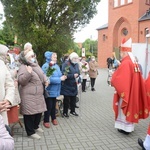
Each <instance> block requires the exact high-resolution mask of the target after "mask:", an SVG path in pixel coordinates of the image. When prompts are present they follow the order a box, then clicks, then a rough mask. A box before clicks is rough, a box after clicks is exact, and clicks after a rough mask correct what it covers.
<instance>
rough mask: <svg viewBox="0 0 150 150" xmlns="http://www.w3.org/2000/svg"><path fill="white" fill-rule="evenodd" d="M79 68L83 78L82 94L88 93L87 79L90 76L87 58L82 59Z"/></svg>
mask: <svg viewBox="0 0 150 150" xmlns="http://www.w3.org/2000/svg"><path fill="white" fill-rule="evenodd" d="M79 67H80V72H81V78H82V92H86V91H85V87H86V81H87V78H88V76H89V74H88V71H89V64H88V63H87V62H86V58H85V57H82V59H81V61H80V63H79Z"/></svg>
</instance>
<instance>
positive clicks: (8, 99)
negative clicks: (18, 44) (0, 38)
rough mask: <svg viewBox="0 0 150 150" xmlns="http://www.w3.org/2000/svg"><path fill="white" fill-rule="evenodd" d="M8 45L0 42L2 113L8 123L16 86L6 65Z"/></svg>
mask: <svg viewBox="0 0 150 150" xmlns="http://www.w3.org/2000/svg"><path fill="white" fill-rule="evenodd" d="M8 51H9V49H8V47H7V46H5V45H2V44H0V66H1V71H0V91H1V94H0V114H1V115H2V116H3V119H4V123H5V124H7V125H8V117H7V112H6V111H8V110H9V109H8V108H9V107H10V106H11V105H12V104H13V102H14V95H15V86H14V82H13V80H12V78H11V75H10V72H9V70H8V68H7V66H6V65H5V64H6V63H7V62H9V56H8Z"/></svg>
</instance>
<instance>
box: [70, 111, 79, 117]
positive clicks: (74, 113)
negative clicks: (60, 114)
mask: <svg viewBox="0 0 150 150" xmlns="http://www.w3.org/2000/svg"><path fill="white" fill-rule="evenodd" d="M70 115H72V116H79V115H78V114H77V113H76V112H70Z"/></svg>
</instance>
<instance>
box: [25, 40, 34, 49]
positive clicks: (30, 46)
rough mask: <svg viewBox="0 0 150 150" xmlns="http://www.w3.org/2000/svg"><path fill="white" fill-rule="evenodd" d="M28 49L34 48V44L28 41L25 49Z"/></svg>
mask: <svg viewBox="0 0 150 150" xmlns="http://www.w3.org/2000/svg"><path fill="white" fill-rule="evenodd" d="M27 49H32V44H31V43H29V42H27V43H26V44H25V45H24V50H27Z"/></svg>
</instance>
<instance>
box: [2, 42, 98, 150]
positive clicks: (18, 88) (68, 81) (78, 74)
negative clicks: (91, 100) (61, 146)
mask: <svg viewBox="0 0 150 150" xmlns="http://www.w3.org/2000/svg"><path fill="white" fill-rule="evenodd" d="M44 56H45V63H44V64H43V65H42V67H40V66H39V64H38V60H37V58H36V55H35V52H34V50H33V48H32V44H31V43H29V42H28V43H26V44H25V45H24V48H23V51H21V52H20V54H19V55H18V54H15V53H11V52H10V50H9V48H8V47H7V46H5V45H2V44H0V65H1V69H2V71H1V78H0V83H1V84H0V88H1V95H0V133H1V134H0V141H1V142H0V149H2V150H5V149H9V150H11V149H14V141H13V138H12V135H11V130H10V127H9V125H10V124H13V123H16V122H18V120H19V117H18V116H19V113H20V114H21V115H23V121H24V126H25V130H26V133H27V136H28V137H31V138H33V139H40V138H41V137H40V135H39V133H42V132H44V130H43V129H42V128H41V127H40V122H41V119H42V114H43V116H44V118H43V126H44V127H46V128H50V126H51V125H50V121H51V122H52V124H53V125H58V122H57V119H56V99H57V97H59V96H60V95H63V97H64V98H63V116H64V117H67V118H69V116H70V115H72V116H78V114H77V113H76V111H75V109H76V108H77V106H76V99H77V95H78V85H79V84H80V85H82V92H86V80H87V78H90V79H91V90H92V91H94V90H95V89H94V85H95V79H96V76H97V74H98V71H97V69H98V64H97V62H96V60H95V57H94V56H92V59H91V61H90V62H89V63H88V62H87V61H86V58H85V57H82V58H79V56H78V54H77V53H75V52H72V53H71V54H70V55H64V58H63V61H62V64H61V66H59V65H58V64H57V53H55V52H50V51H46V52H45V54H44ZM90 74H91V75H90ZM93 74H95V75H93ZM69 109H70V112H69ZM10 147H11V148H10Z"/></svg>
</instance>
